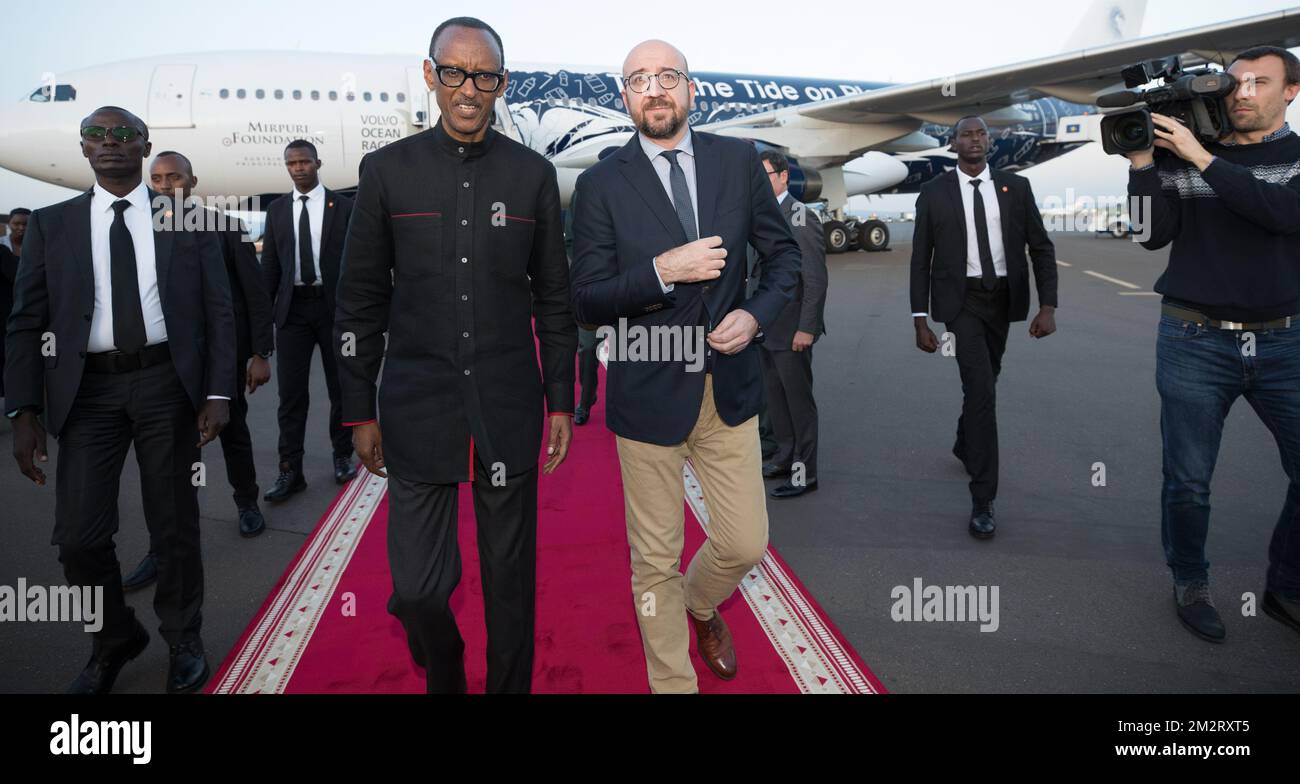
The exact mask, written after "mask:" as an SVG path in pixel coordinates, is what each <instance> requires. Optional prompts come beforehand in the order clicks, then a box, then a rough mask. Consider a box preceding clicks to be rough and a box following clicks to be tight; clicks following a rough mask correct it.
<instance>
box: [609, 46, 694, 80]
mask: <svg viewBox="0 0 1300 784" xmlns="http://www.w3.org/2000/svg"><path fill="white" fill-rule="evenodd" d="M664 68H676V69H677V70H679V71H681V72H682V73H690V72H691V71H690V68H689V67H688V66H687V65H686V55H684V54H682V53H681V51H680V50H679V49H678V48H677V47H675V46H673V45H672V44H670V43H668V42H667V41H660V40H659V39H657V38H652V39H650V40H649V41H642V42H641V43H639V44H637V45H636V46H634V47H632V51H630V52H628V53H627V58H626V59H624V60H623V76H625V77H626V76H627V75H628V74H631V73H636V72H637V71H645V72H646V73H659V72H660V71H661V70H663V69H664Z"/></svg>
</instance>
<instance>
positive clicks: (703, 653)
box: [686, 610, 736, 681]
mask: <svg viewBox="0 0 1300 784" xmlns="http://www.w3.org/2000/svg"><path fill="white" fill-rule="evenodd" d="M686 615H687V616H689V617H690V619H691V623H692V624H693V625H694V626H695V641H696V643H697V644H698V646H699V648H698V650H699V652H700V658H701V659H703V660H704V663H705V664H707V665H709V669H710V670H713V674H714V675H716V676H718V677H719V678H721V679H723V680H724V681H729V680H731V679H732V678H734V677H736V649H735V648H734V647H732V645H731V630H730V629H728V628H727V624H726V622H724V621H723V620H722V613H720V612H718V611H716V610H714V612H713V617H712V618H710V619H709V620H707V621H701V620H700V619H699V618H696V617H695V616H694V615H691V614H690V613H689V612H688V613H686Z"/></svg>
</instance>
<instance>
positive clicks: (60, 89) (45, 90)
mask: <svg viewBox="0 0 1300 784" xmlns="http://www.w3.org/2000/svg"><path fill="white" fill-rule="evenodd" d="M76 99H77V88H75V87H73V86H72V85H70V84H56V85H54V100H56V101H75V100H76ZM27 100H29V101H36V102H37V103H47V102H49V100H50V86H49V85H48V84H43V85H41V86H40V87H37V88H36V89H35V90H33V91H32V94H31V95H29V96H27Z"/></svg>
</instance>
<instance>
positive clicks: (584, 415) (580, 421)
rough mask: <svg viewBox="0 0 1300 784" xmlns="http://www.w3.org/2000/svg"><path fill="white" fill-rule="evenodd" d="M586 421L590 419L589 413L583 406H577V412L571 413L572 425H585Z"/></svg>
mask: <svg viewBox="0 0 1300 784" xmlns="http://www.w3.org/2000/svg"><path fill="white" fill-rule="evenodd" d="M588 419H591V412H590V411H588V410H587V409H586V407H585V406H578V408H577V410H576V411H574V412H573V424H575V425H585V424H587V420H588Z"/></svg>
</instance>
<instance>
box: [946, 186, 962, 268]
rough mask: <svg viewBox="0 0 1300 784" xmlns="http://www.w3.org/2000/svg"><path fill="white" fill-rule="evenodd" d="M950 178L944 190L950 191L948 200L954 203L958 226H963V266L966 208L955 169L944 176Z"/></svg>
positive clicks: (953, 207)
mask: <svg viewBox="0 0 1300 784" xmlns="http://www.w3.org/2000/svg"><path fill="white" fill-rule="evenodd" d="M944 176H945V177H947V178H948V183H947V185H946V186H945V187H944V190H946V191H948V199H949V201H951V202H952V209H953V211H954V213H955V214H956V216H957V225H958V226H961V250H962V264H963V265H964V264H965V263H966V262H965V259H966V243H967V241H968V240H967V238H966V206H965V205H964V204H962V201H961V177H959V176H958V175H957V170H956V169H953V170H952V171H950V172H948V173H947V174H945V175H944Z"/></svg>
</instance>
